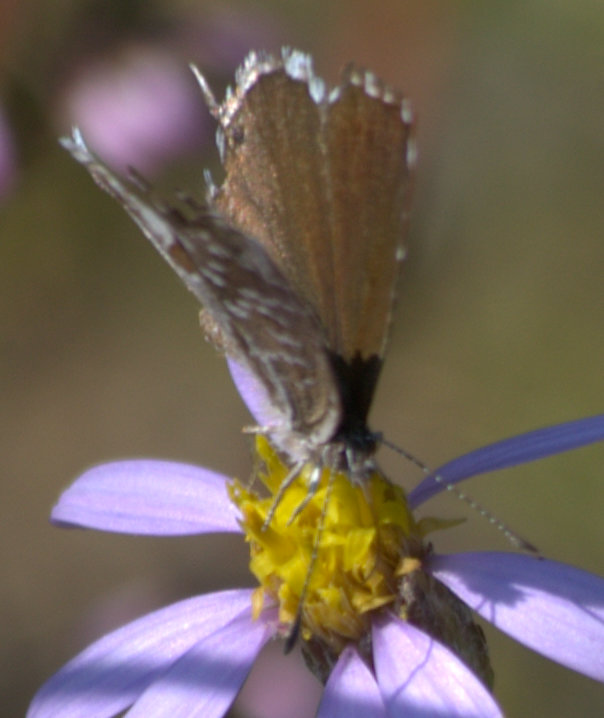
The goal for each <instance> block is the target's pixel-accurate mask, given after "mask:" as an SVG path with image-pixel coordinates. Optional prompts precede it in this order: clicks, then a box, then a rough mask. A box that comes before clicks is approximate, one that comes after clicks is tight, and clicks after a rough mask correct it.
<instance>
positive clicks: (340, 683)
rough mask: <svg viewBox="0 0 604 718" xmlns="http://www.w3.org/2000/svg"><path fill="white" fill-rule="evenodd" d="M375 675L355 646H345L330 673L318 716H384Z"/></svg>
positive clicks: (353, 717)
mask: <svg viewBox="0 0 604 718" xmlns="http://www.w3.org/2000/svg"><path fill="white" fill-rule="evenodd" d="M387 715H388V714H387V713H386V708H385V706H384V701H383V700H382V695H381V693H380V689H379V688H378V685H377V683H376V682H375V677H374V676H373V674H372V673H371V671H370V670H369V668H367V666H366V665H365V663H364V662H363V660H362V659H361V657H360V656H359V654H358V653H357V652H356V649H355V648H354V647H353V646H349V647H348V648H346V649H344V651H343V652H342V655H341V656H340V658H339V659H338V662H337V664H336V667H335V668H334V669H333V671H332V672H331V675H330V676H329V680H328V681H327V685H326V686H325V692H324V694H323V699H322V701H321V705H320V706H319V712H318V713H317V718H367V717H368V716H371V718H387Z"/></svg>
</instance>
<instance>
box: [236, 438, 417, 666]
mask: <svg viewBox="0 0 604 718" xmlns="http://www.w3.org/2000/svg"><path fill="white" fill-rule="evenodd" d="M256 450H257V452H258V455H259V457H260V459H261V460H262V463H263V465H264V466H263V468H262V469H261V472H260V475H259V478H260V480H261V481H262V483H263V484H264V485H265V487H266V488H267V489H268V491H269V495H268V496H267V497H259V496H258V495H257V494H256V493H255V492H253V491H251V490H248V489H246V488H244V487H243V486H242V485H241V483H239V482H238V481H235V482H233V484H232V485H231V486H230V487H229V491H230V495H231V498H232V500H233V501H234V502H235V503H236V504H237V506H238V507H239V509H240V511H241V514H242V520H241V526H242V529H243V531H244V532H245V535H246V539H247V541H248V542H249V543H250V547H251V562H250V568H251V571H252V573H253V574H254V575H255V576H256V578H257V579H258V581H259V583H260V586H259V587H258V589H257V590H256V592H255V596H254V613H255V615H256V616H258V615H259V614H260V612H261V610H262V608H263V606H264V605H265V603H266V602H271V603H276V604H277V605H278V607H279V619H280V623H281V627H282V630H283V632H284V633H285V634H287V633H289V631H290V630H291V628H292V626H293V625H294V624H295V622H296V620H297V619H298V618H301V636H302V638H303V639H304V640H309V639H311V638H313V639H318V640H319V641H321V642H322V643H323V644H325V645H327V646H329V648H330V650H331V651H333V652H334V653H335V654H338V653H339V652H340V651H341V650H342V649H343V647H344V646H345V645H346V644H347V643H348V642H350V641H359V640H360V639H361V637H362V636H363V635H365V634H366V633H367V631H368V629H369V614H370V613H371V611H374V610H376V609H379V608H383V607H384V606H388V605H390V604H396V608H397V609H399V610H400V608H401V606H400V595H399V584H400V580H401V577H402V576H404V575H407V574H410V573H412V572H413V571H415V570H417V569H419V568H420V567H421V557H422V555H423V553H424V548H423V546H422V538H423V533H424V532H423V531H422V529H421V526H420V524H419V523H418V522H416V521H415V519H414V518H413V516H412V514H411V512H410V510H409V508H408V506H407V501H406V498H405V493H404V491H403V490H402V489H401V488H400V487H397V486H394V485H393V484H391V483H390V482H389V481H388V480H387V479H386V478H385V477H384V476H382V475H381V474H379V473H377V472H375V473H373V474H372V475H371V476H370V477H369V478H368V480H367V481H365V482H363V485H357V484H355V483H353V482H351V481H350V478H349V477H347V475H346V474H344V473H341V472H334V471H332V470H330V469H328V468H323V473H322V477H321V482H320V485H319V488H318V490H317V491H316V492H315V493H314V494H313V495H312V496H310V497H309V493H308V492H309V489H308V484H309V477H310V474H311V472H312V471H313V469H314V466H313V465H311V464H309V465H307V466H305V467H304V468H303V469H302V471H300V474H299V475H298V476H297V477H296V479H295V480H294V481H293V482H292V484H291V486H290V487H289V488H288V489H287V490H286V491H285V493H284V495H283V497H282V499H281V500H280V502H279V503H278V505H277V506H276V507H275V506H274V504H275V494H276V493H277V492H278V490H279V487H280V486H281V484H282V482H283V480H284V479H285V477H286V476H287V474H288V471H289V469H288V467H287V466H286V465H285V464H284V463H283V462H282V461H281V459H280V458H279V457H278V455H277V454H276V453H275V451H274V450H273V449H272V448H271V446H270V444H269V443H268V441H267V440H266V438H264V437H262V436H259V437H257V440H256ZM303 502H307V503H305V505H304V508H302V510H299V509H300V506H301V505H302V504H303ZM271 511H274V513H273V516H272V518H271V520H270V522H268V525H267V516H268V515H269V512H271ZM301 600H302V606H301V611H300V614H298V611H299V607H300V601H301Z"/></svg>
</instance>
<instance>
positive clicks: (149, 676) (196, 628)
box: [27, 590, 251, 718]
mask: <svg viewBox="0 0 604 718" xmlns="http://www.w3.org/2000/svg"><path fill="white" fill-rule="evenodd" d="M250 603H251V591H249V590H236V591H223V592H221V593H211V594H208V595H205V596H198V597H196V598H190V599H188V600H186V601H181V602H179V603H175V604H173V605H172V606H168V607H167V608H162V609H161V610H159V611H154V612H153V613H150V614H148V615H147V616H144V617H143V618H139V619H138V620H136V621H133V622H132V623H129V624H128V625H126V626H124V627H123V628H120V629H118V630H117V631H114V632H113V633H109V634H107V635H106V636H104V637H103V638H101V639H100V640H99V641H97V642H96V643H93V644H92V645H91V646H89V647H88V648H87V649H86V650H84V651H83V652H82V653H80V654H79V655H78V656H76V657H75V658H73V659H72V660H71V661H70V662H69V663H67V664H66V665H65V666H64V667H63V668H62V669H61V670H60V671H59V672H58V673H56V674H55V675H54V676H53V677H52V678H51V679H50V680H49V681H48V682H47V683H45V684H44V685H43V686H42V688H41V689H40V690H39V691H38V693H37V694H36V696H35V698H34V700H33V702H32V704H31V706H30V709H29V712H28V714H27V718H81V717H82V716H86V717H87V718H108V717H109V716H114V715H116V714H117V713H119V712H120V711H122V710H124V709H125V708H127V707H128V706H129V705H131V704H132V703H133V702H134V701H135V700H136V699H137V697H138V696H139V695H140V694H141V693H142V692H143V691H144V690H145V689H146V688H147V687H148V686H149V685H150V684H151V683H152V682H153V681H155V680H156V679H157V678H158V676H160V675H161V674H163V673H164V672H165V670H166V668H167V667H169V666H170V665H171V664H172V663H173V662H174V661H176V660H177V659H178V658H180V656H182V655H183V654H184V653H185V652H186V651H188V650H189V649H190V648H191V646H193V645H195V644H196V643H197V642H198V641H200V640H201V639H203V638H204V637H206V636H208V635H210V634H212V633H214V632H215V631H216V630H217V629H218V628H220V627H222V626H224V625H225V624H227V623H229V622H230V621H232V620H233V619H234V618H237V617H238V616H239V614H244V615H246V616H247V620H248V621H251V618H250V617H249V611H250Z"/></svg>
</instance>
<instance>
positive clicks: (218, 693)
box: [128, 615, 273, 718]
mask: <svg viewBox="0 0 604 718" xmlns="http://www.w3.org/2000/svg"><path fill="white" fill-rule="evenodd" d="M272 633H273V631H272V630H271V628H270V626H269V625H267V623H265V622H264V621H262V620H259V621H252V620H251V618H250V616H249V615H244V616H241V617H240V618H238V619H236V620H234V621H232V622H231V623H229V624H228V625H226V626H224V627H223V628H221V629H220V630H218V631H216V632H215V633H213V634H211V635H208V636H206V637H205V638H204V639H203V640H201V641H199V642H198V643H196V644H195V645H194V646H193V647H192V648H191V649H190V650H189V651H188V652H187V653H186V654H185V655H184V656H183V657H182V658H181V659H180V660H179V661H178V662H177V663H175V665H174V666H173V667H172V668H170V670H168V671H167V673H166V674H165V675H164V676H163V677H162V678H161V679H160V680H158V681H156V682H155V683H153V684H152V685H151V686H149V688H148V689H147V690H146V691H145V693H144V694H143V695H142V696H141V697H140V699H139V700H138V701H137V702H136V704H135V705H134V707H133V708H132V709H131V710H130V711H129V712H128V718H165V717H166V716H171V717H173V718H176V716H183V718H184V716H186V717H187V718H221V717H222V716H224V715H225V713H226V712H227V710H228V708H229V706H230V705H231V703H232V702H233V701H234V700H235V697H236V695H237V693H238V691H239V689H240V687H241V685H242V683H243V681H244V680H245V678H246V677H247V674H248V673H249V671H250V669H251V667H252V663H253V662H254V659H255V658H256V656H257V655H258V653H259V651H260V649H261V648H262V646H263V645H264V644H265V643H266V642H267V641H268V640H269V638H270V637H271V635H272Z"/></svg>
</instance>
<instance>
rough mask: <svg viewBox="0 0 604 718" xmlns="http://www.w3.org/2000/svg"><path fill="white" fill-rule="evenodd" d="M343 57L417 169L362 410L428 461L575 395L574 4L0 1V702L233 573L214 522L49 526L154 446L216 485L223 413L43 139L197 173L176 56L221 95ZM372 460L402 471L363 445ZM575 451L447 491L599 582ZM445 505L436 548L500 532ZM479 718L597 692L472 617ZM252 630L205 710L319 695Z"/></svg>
mask: <svg viewBox="0 0 604 718" xmlns="http://www.w3.org/2000/svg"><path fill="white" fill-rule="evenodd" d="M282 45H292V46H295V47H299V48H301V49H303V50H306V51H308V52H311V53H312V54H313V55H314V58H315V66H316V69H317V71H318V72H319V73H320V74H321V75H323V76H324V77H326V78H327V79H328V80H330V81H332V82H334V81H336V80H337V77H338V72H339V68H340V67H341V66H342V65H344V64H345V63H346V62H348V61H349V60H354V61H355V62H357V63H359V64H363V65H366V66H367V67H369V68H370V69H372V70H374V71H375V72H376V73H377V74H379V75H380V76H381V77H383V78H384V79H385V80H386V81H388V82H389V83H390V84H392V85H394V86H396V87H398V88H401V89H403V90H404V91H405V92H406V94H407V95H408V96H409V97H411V98H412V100H413V103H414V106H415V108H416V112H417V116H418V119H419V127H418V138H419V147H420V162H419V172H418V179H417V185H416V192H415V203H414V214H413V221H412V227H411V232H410V239H409V242H410V254H409V260H408V262H407V266H406V268H405V273H404V278H403V282H402V283H401V288H400V297H399V305H398V311H397V315H396V321H395V324H394V329H393V337H392V344H391V348H390V353H389V356H388V360H387V362H386V366H385V370H384V373H383V377H382V380H381V383H380V386H379V390H378V394H377V397H376V401H375V405H374V409H373V412H372V417H371V418H372V426H373V427H374V428H376V429H380V430H382V431H384V432H385V434H386V435H387V436H388V438H389V439H390V440H391V441H395V442H398V443H399V444H401V445H402V446H404V447H405V448H406V449H407V450H409V451H411V452H413V453H414V454H416V455H417V456H419V457H421V458H422V459H423V460H424V461H425V462H427V463H429V464H430V465H438V464H439V463H442V462H444V461H446V460H448V459H450V458H453V457H454V456H457V455H459V454H461V453H464V452H466V451H469V450H471V449H473V448H476V447H478V446H480V445H483V444H486V443H489V442H492V441H496V440H498V439H501V438H504V437H508V436H511V435H513V434H516V433H520V432H523V431H528V430H531V429H535V428H538V427H541V426H545V425H548V424H554V423H557V422H562V421H567V420H570V419H575V418H579V417H583V416H588V415H592V414H596V413H600V412H602V410H603V408H604V394H603V390H604V373H603V367H602V365H603V362H602V357H603V355H604V332H603V328H604V296H603V295H604V285H603V276H604V242H603V239H604V203H603V202H602V190H603V187H604V133H603V132H602V128H603V127H604V92H603V91H602V90H603V88H604V6H603V5H602V4H601V3H594V2H590V1H589V0H577V2H573V3H565V2H554V3H552V2H546V1H545V0H533V2H531V3H524V2H506V3H500V2H495V1H494V0H491V1H487V2H484V1H483V2H477V1H474V2H463V3H462V2H453V3H452V2H445V1H444V0H441V1H438V0H416V1H403V0H383V1H382V2H381V3H375V2H372V1H370V0H348V2H346V3H342V2H330V1H329V0H320V1H319V0H307V1H306V2H303V3H300V2H287V1H286V2H283V0H281V1H280V2H276V1H272V2H271V1H269V0H266V1H264V2H254V3H252V2H232V3H231V2H224V1H220V0H215V1H212V0H206V1H204V2H201V1H198V2H185V1H184V0H182V1H181V2H179V1H178V0H176V1H175V0H171V2H167V0H164V1H163V2H162V1H161V0H156V1H151V0H145V1H144V2H140V1H136V0H98V1H92V0H77V1H76V0H63V1H62V2H60V3H57V2H51V1H50V0H30V2H26V3H24V2H21V3H19V2H17V0H3V2H2V3H0V53H1V55H0V63H1V69H0V236H1V243H0V252H1V253H2V259H1V262H0V272H1V273H2V277H1V278H0V286H1V287H2V292H3V299H2V302H1V304H0V321H1V327H2V328H1V332H0V336H1V341H2V351H1V352H0V371H1V381H2V383H3V387H2V404H1V411H2V431H1V433H0V442H1V443H0V452H1V456H2V477H1V483H0V492H1V494H0V497H1V498H0V512H1V516H0V531H1V540H0V561H1V566H2V573H3V582H2V583H3V585H2V588H1V589H0V615H2V621H1V622H0V631H1V633H0V695H1V696H2V700H1V708H0V712H3V713H2V714H3V715H7V716H19V715H22V714H23V712H24V710H25V708H26V705H27V703H28V702H29V700H30V698H31V696H32V695H33V693H34V692H35V690H36V688H37V687H38V686H39V685H40V684H41V682H42V681H43V680H45V679H46V678H47V677H49V676H50V675H51V674H52V673H53V672H54V671H55V670H57V669H58V668H59V667H60V666H61V665H62V664H63V663H64V662H65V661H66V660H67V659H69V658H70V657H71V656H73V655H74V654H75V653H76V652H77V651H78V650H80V649H81V648H82V647H84V646H85V645H87V644H88V643H89V642H90V641H91V640H93V639H94V638H95V637H97V636H99V635H101V634H102V633H104V632H106V631H107V630H109V629H111V628H113V627H115V626H117V625H120V624H122V623H124V622H126V621H128V620H130V619H132V618H134V617H136V616H138V615H141V614H143V613H145V612H147V611H150V610H152V609H153V608H156V607H158V606H161V605H164V604H166V603H169V602H171V601H174V600H177V599H179V598H183V597H185V596H188V595H191V594H194V593H200V592H205V591H208V590H215V589H219V588H227V587H233V586H239V585H242V584H246V585H247V584H251V579H250V577H249V576H248V574H247V569H246V563H247V557H246V552H245V548H244V546H243V545H242V543H241V542H240V541H239V540H237V539H236V538H234V537H231V538H224V537H207V536H204V537H192V538H184V539H180V538H179V539H176V538H170V539H153V538H140V537H128V536H114V535H109V534H102V533H94V532H82V531H65V530H60V529H57V528H53V527H51V526H50V524H49V522H48V514H49V511H50V508H51V506H52V504H53V502H54V501H55V499H56V497H57V496H58V494H59V492H60V491H61V490H62V489H63V488H64V487H66V486H67V485H68V483H69V482H70V481H71V480H73V479H74V478H75V477H76V476H77V475H78V474H79V473H80V472H81V471H82V470H84V469H85V468H87V467H89V466H90V465H93V464H95V463H100V462H104V461H108V460H113V459H117V458H124V457H147V456H148V457H158V458H168V459H176V460H183V461H188V462H191V463H196V464H202V465H207V466H210V467H212V468H214V469H217V470H219V471H222V472H224V473H226V474H228V475H236V476H239V477H244V478H246V477H247V476H248V475H249V472H250V467H251V464H250V458H249V446H248V443H247V439H246V437H245V436H243V435H242V434H241V431H240V430H241V427H242V426H243V425H245V424H246V423H249V421H250V419H249V416H248V415H247V413H246V410H245V408H244V406H243V405H242V403H241V401H240V399H239V398H238V396H237V394H236V392H235V390H234V388H233V387H232V385H231V382H230V379H229V376H228V374H227V371H226V369H225V366H224V363H223V361H222V360H221V359H220V358H219V357H218V356H216V354H215V353H214V351H213V349H212V348H211V347H210V346H209V345H207V344H206V343H204V341H203V337H202V333H201V332H200V330H199V328H198V320H197V307H196V304H195V301H194V300H193V298H192V296H190V295H189V294H188V292H186V291H185V290H184V289H183V288H182V287H181V286H180V285H179V282H178V280H177V279H176V278H175V276H173V275H172V273H171V271H170V269H169V268H168V267H167V266H166V265H165V264H164V263H163V261H162V260H161V258H159V257H158V256H157V255H156V254H155V252H154V250H153V249H152V248H151V247H150V246H149V245H148V244H147V243H146V242H145V240H144V239H143V237H142V235H140V233H139V231H138V230H137V229H136V228H135V227H134V225H133V224H132V223H131V222H130V220H129V219H128V218H127V217H126V215H125V213H124V212H123V211H122V210H121V209H120V207H118V206H117V204H115V203H114V202H113V201H111V200H110V199H109V198H108V197H107V196H105V195H104V194H103V193H101V191H100V190H98V189H97V188H96V187H95V186H94V185H93V183H92V181H91V180H90V179H89V177H88V175H87V174H86V173H85V172H84V170H83V169H82V168H81V167H79V166H78V165H77V164H76V163H75V162H73V161H72V160H71V159H70V158H69V157H68V155H67V153H66V152H64V151H63V150H61V148H60V147H59V146H58V143H57V138H58V136H59V135H61V134H64V133H66V132H67V131H68V130H69V128H70V127H71V126H72V125H73V124H77V125H79V126H80V127H81V129H82V131H83V133H84V136H85V137H86V138H87V140H88V142H89V144H90V145H91V146H92V147H94V148H95V149H96V151H97V152H98V153H99V154H100V155H102V156H103V157H104V158H105V159H106V160H107V161H110V162H111V163H112V164H113V165H114V166H117V167H123V166H126V165H128V164H131V165H134V166H136V167H137V168H138V169H139V170H141V171H142V172H143V173H145V174H146V175H147V176H148V177H149V178H152V179H153V181H154V182H155V183H157V184H158V185H159V186H160V187H162V188H164V189H170V188H179V187H185V188H187V189H189V190H191V191H195V190H199V191H201V190H202V169H203V168H204V167H210V168H212V169H213V170H214V175H215V177H216V179H219V178H220V170H219V168H218V162H217V154H216V151H215V147H214V140H213V136H214V123H213V122H212V120H211V118H210V117H209V115H208V113H207V111H206V110H205V108H204V107H203V103H202V101H201V98H200V94H199V92H198V91H197V88H196V85H195V82H194V79H193V77H192V74H191V73H190V71H189V70H188V67H187V65H188V63H189V62H191V61H193V62H195V63H197V64H198V65H199V66H200V68H201V69H202V70H203V72H204V74H206V76H207V77H208V78H209V80H210V82H211V84H212V86H213V87H214V89H215V92H216V94H217V96H219V97H222V93H223V91H224V88H225V86H226V84H227V83H228V82H229V81H230V80H231V78H232V76H233V72H234V70H235V68H236V66H237V65H238V64H239V63H240V62H241V61H242V60H243V58H244V56H245V55H246V53H247V52H248V51H249V50H250V49H253V48H265V49H268V50H273V51H276V50H278V48H279V47H280V46H282ZM380 459H381V461H382V463H383V465H384V466H385V467H387V469H388V472H389V475H390V476H391V477H392V478H393V479H395V480H397V481H400V482H401V483H402V484H403V485H405V486H407V487H411V486H413V485H415V483H416V482H417V481H418V480H419V478H420V477H419V476H418V475H417V471H415V470H414V469H413V467H412V466H409V465H408V464H406V463H404V462H403V461H402V460H399V459H398V458H393V457H392V456H391V455H388V454H386V453H385V452H384V451H382V453H381V455H380ZM603 484H604V446H602V445H600V446H595V447H592V448H588V449H583V450H581V451H576V452H572V453H569V454H565V455H562V456H559V457H556V458H552V459H548V460H546V461H542V462H539V463H536V464H531V465H527V466H524V467H520V468H517V469H514V470H511V471H505V472H499V473H497V474H493V475H490V476H486V477H480V478H477V479H474V480H472V481H470V482H467V487H466V486H464V490H465V488H467V490H468V492H469V493H470V494H472V495H473V496H475V498H476V499H478V500H480V501H481V502H483V503H484V504H486V505H487V506H488V507H489V508H490V509H491V510H492V511H493V512H495V513H496V514H497V516H499V517H500V518H501V519H502V520H505V521H506V522H507V523H508V524H510V525H511V526H512V527H513V528H514V529H515V530H516V531H517V532H519V533H520V534H522V535H523V536H525V537H526V538H528V539H529V540H530V541H532V542H533V543H534V544H536V545H537V546H538V547H539V548H540V550H541V552H542V553H543V554H544V555H545V556H547V557H550V558H554V559H558V560H561V561H564V562H567V563H571V564H574V565H577V566H580V567H582V568H584V569H587V570H590V571H593V572H596V573H602V568H603V564H604V526H603V522H602V502H603V500H604V489H603ZM427 512H428V513H430V514H431V515H434V514H440V515H446V516H465V515H467V516H468V520H467V522H466V523H465V524H464V525H463V526H462V527H460V528H458V529H455V530H454V531H449V532H444V533H443V534H441V535H438V536H436V538H435V545H436V548H437V550H439V551H441V552H453V551H458V550H482V549H484V550H489V549H499V550H512V548H511V547H510V546H509V545H506V542H505V540H504V538H503V537H502V535H501V534H500V533H498V532H497V531H495V530H494V529H493V528H491V527H489V526H488V525H487V524H486V522H485V521H484V520H483V519H481V518H480V516H478V515H477V514H473V513H472V512H471V511H470V510H469V509H467V507H466V506H465V505H463V504H461V503H460V502H458V501H457V502H456V501H455V500H453V499H451V498H447V499H446V500H445V499H442V500H438V501H435V502H433V503H430V504H429V505H428V507H427ZM486 631H487V634H488V638H489V643H490V647H491V653H492V661H493V665H494V668H495V671H496V695H497V697H498V699H499V700H500V701H501V703H502V705H503V706H504V707H505V709H506V711H507V713H508V715H509V716H524V715H527V714H529V712H530V713H534V711H535V709H536V708H537V707H538V708H537V710H538V711H539V713H540V714H542V715H547V716H550V718H553V717H554V716H568V715H585V716H589V715H596V714H600V712H601V709H602V706H603V705H604V689H603V688H602V686H601V685H599V684H597V683H595V682H593V681H591V680H589V679H587V678H584V677H582V676H580V675H577V674H574V673H573V672H571V671H569V670H567V669H564V668H562V667H560V666H558V665H555V664H553V663H551V662H550V661H548V660H546V659H544V658H541V657H540V656H537V655H536V654H534V653H531V652H530V651H528V650H526V649H524V648H523V647H522V646H520V645H518V644H517V643H515V642H513V641H512V640H510V639H508V638H507V637H505V636H503V635H500V634H498V633H497V632H496V631H494V630H492V629H490V628H489V627H488V626H487V627H486ZM297 661H298V659H297V657H296V656H295V655H294V656H291V657H290V658H288V659H287V660H284V659H283V657H282V655H281V653H280V650H279V647H278V646H274V647H271V648H270V649H269V650H268V651H267V654H266V656H265V657H264V660H263V661H262V662H261V663H260V664H259V666H258V669H257V670H256V671H255V675H254V679H253V681H252V680H251V681H250V684H249V685H248V686H247V687H246V689H245V691H244V695H242V697H241V699H240V701H239V702H238V704H237V706H236V708H235V711H236V714H237V715H239V716H246V717H248V718H273V717H278V718H288V716H306V715H308V716H311V715H312V714H313V711H314V707H315V706H316V703H317V701H318V698H319V695H320V689H319V687H318V686H317V685H316V683H315V682H314V679H312V678H311V677H310V676H309V675H308V674H307V673H306V672H305V671H304V670H301V669H300V667H299V665H298V663H297Z"/></svg>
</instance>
